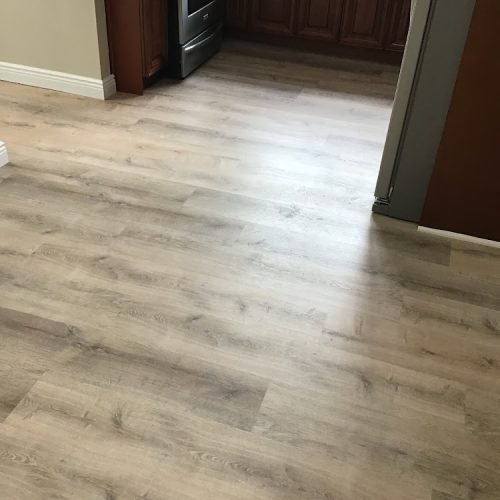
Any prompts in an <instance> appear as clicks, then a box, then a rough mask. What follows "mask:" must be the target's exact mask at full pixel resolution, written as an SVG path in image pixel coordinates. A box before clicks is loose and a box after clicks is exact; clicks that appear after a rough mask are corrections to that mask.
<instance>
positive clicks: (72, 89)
mask: <svg viewBox="0 0 500 500" xmlns="http://www.w3.org/2000/svg"><path fill="white" fill-rule="evenodd" d="M0 80H5V81H7V82H12V83H21V84H23V85H30V86H32V87H41V88H44V89H50V90H58V91H61V92H68V93H69V94H76V95H81V96H85V97H93V98H94V99H108V98H109V97H111V96H112V95H114V94H116V81H115V77H114V75H110V76H108V77H106V78H105V79H104V80H99V79H97V78H87V77H85V76H78V75H72V74H70V73H60V72H59V71H51V70H48V69H40V68H33V67H31V66H22V65H20V64H12V63H6V62H0Z"/></svg>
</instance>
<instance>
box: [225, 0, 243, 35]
mask: <svg viewBox="0 0 500 500" xmlns="http://www.w3.org/2000/svg"><path fill="white" fill-rule="evenodd" d="M247 24H248V0H226V26H228V27H229V28H233V29H246V28H247Z"/></svg>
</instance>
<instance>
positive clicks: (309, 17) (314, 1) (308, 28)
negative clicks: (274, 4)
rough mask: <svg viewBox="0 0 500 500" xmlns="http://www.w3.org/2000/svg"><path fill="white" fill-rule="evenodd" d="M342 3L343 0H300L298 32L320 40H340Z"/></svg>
mask: <svg viewBox="0 0 500 500" xmlns="http://www.w3.org/2000/svg"><path fill="white" fill-rule="evenodd" d="M342 4H343V2H342V0H299V13H298V19H297V31H298V34H299V35H300V36H301V37H306V38H313V39H318V40H332V41H336V40H338V38H339V33H340V22H341V16H342Z"/></svg>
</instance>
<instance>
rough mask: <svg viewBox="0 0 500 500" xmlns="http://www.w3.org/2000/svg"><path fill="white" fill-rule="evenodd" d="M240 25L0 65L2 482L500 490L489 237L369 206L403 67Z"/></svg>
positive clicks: (226, 492) (495, 309)
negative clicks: (25, 72) (206, 41)
mask: <svg viewBox="0 0 500 500" xmlns="http://www.w3.org/2000/svg"><path fill="white" fill-rule="evenodd" d="M240 50H241V46H239V45H238V44H233V45H229V46H228V47H227V48H226V49H225V50H224V51H223V52H222V53H221V54H219V55H218V56H217V57H216V58H215V59H213V60H212V61H211V62H210V63H209V64H207V65H206V66H205V67H204V68H202V69H201V71H199V72H197V73H196V74H194V75H193V76H192V77H191V78H189V79H188V80H186V81H184V82H181V83H171V82H168V81H162V82H160V83H158V84H157V85H156V86H155V87H154V88H152V89H151V90H149V91H148V92H147V93H146V95H145V96H144V97H139V98H136V97H129V96H125V95H121V96H118V97H117V98H116V99H114V100H111V101H108V102H99V101H93V100H89V99H84V98H78V97H73V96H70V95H65V94H61V93H56V92H50V91H45V90H40V89H33V88H29V87H23V86H18V85H13V84H7V83H0V124H1V134H0V135H1V137H2V139H3V140H5V142H6V143H7V145H8V149H9V154H10V156H11V160H12V163H11V164H10V165H9V166H6V167H4V168H3V169H2V170H0V491H1V493H0V496H1V497H2V498H5V499H8V500H14V499H16V500H24V499H26V500H28V499H29V500H34V499H49V498H53V499H55V498H58V499H67V500H75V499H84V500H94V499H96V500H97V499H108V500H110V499H117V500H118V499H120V500H121V499H139V498H142V499H149V500H153V499H158V500H159V499H162V500H163V499H168V500H188V499H189V500H200V499H210V500H212V499H213V500H256V499H259V500H271V499H272V500H278V499H279V500H316V499H322V500H326V499H329V500H332V499H335V500H343V499H346V500H363V499H366V500H378V499H391V500H402V499H411V500H445V499H446V500H451V499H463V500H465V499H482V500H487V499H488V500H493V499H497V500H498V498H500V472H499V471H500V252H499V251H494V250H491V249H488V248H485V247H484V248H483V247H479V246H472V245H465V244H462V243H458V242H450V241H448V240H445V239H438V238H434V237H431V236H428V235H422V234H419V233H417V231H416V228H415V226H413V225H411V224H406V223H403V222H399V221H394V220H389V219H384V218H382V217H374V216H372V215H371V213H370V207H371V203H372V200H373V196H372V194H373V189H374V185H375V181H376V178H377V173H378V172H377V170H378V165H379V160H380V157H381V154H382V147H383V141H384V138H385V133H386V129H387V126H388V120H389V116H390V111H391V103H392V97H393V94H394V90H395V81H396V78H397V75H396V73H395V72H394V71H388V72H381V71H379V69H377V68H375V67H370V68H371V69H368V68H366V69H365V71H355V67H356V65H354V66H351V65H350V64H348V63H343V64H345V67H344V70H334V69H332V68H330V69H325V68H323V69H322V68H321V67H319V66H318V65H317V63H318V61H319V59H315V58H312V57H311V58H308V59H307V61H306V62H300V61H301V58H302V56H301V55H300V54H293V55H290V59H294V62H291V61H290V60H288V62H287V57H288V56H287V57H285V56H286V54H287V53H285V52H283V51H281V52H279V51H278V52H276V53H275V54H280V58H279V59H278V60H275V61H273V60H272V58H269V57H271V55H272V54H271V53H267V52H266V54H267V56H269V57H267V56H266V57H258V56H257V55H256V54H257V52H256V50H257V49H255V48H252V50H250V51H247V53H246V55H245V54H242V53H238V51H240ZM292 56H293V57H292ZM357 65H358V66H359V63H357Z"/></svg>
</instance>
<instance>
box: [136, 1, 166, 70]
mask: <svg viewBox="0 0 500 500" xmlns="http://www.w3.org/2000/svg"><path fill="white" fill-rule="evenodd" d="M142 25H143V31H142V33H143V35H142V36H143V49H142V50H143V69H144V77H145V78H149V77H151V76H153V75H154V74H155V73H157V72H158V71H159V70H160V69H162V67H163V66H164V65H165V62H166V59H167V0H142Z"/></svg>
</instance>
